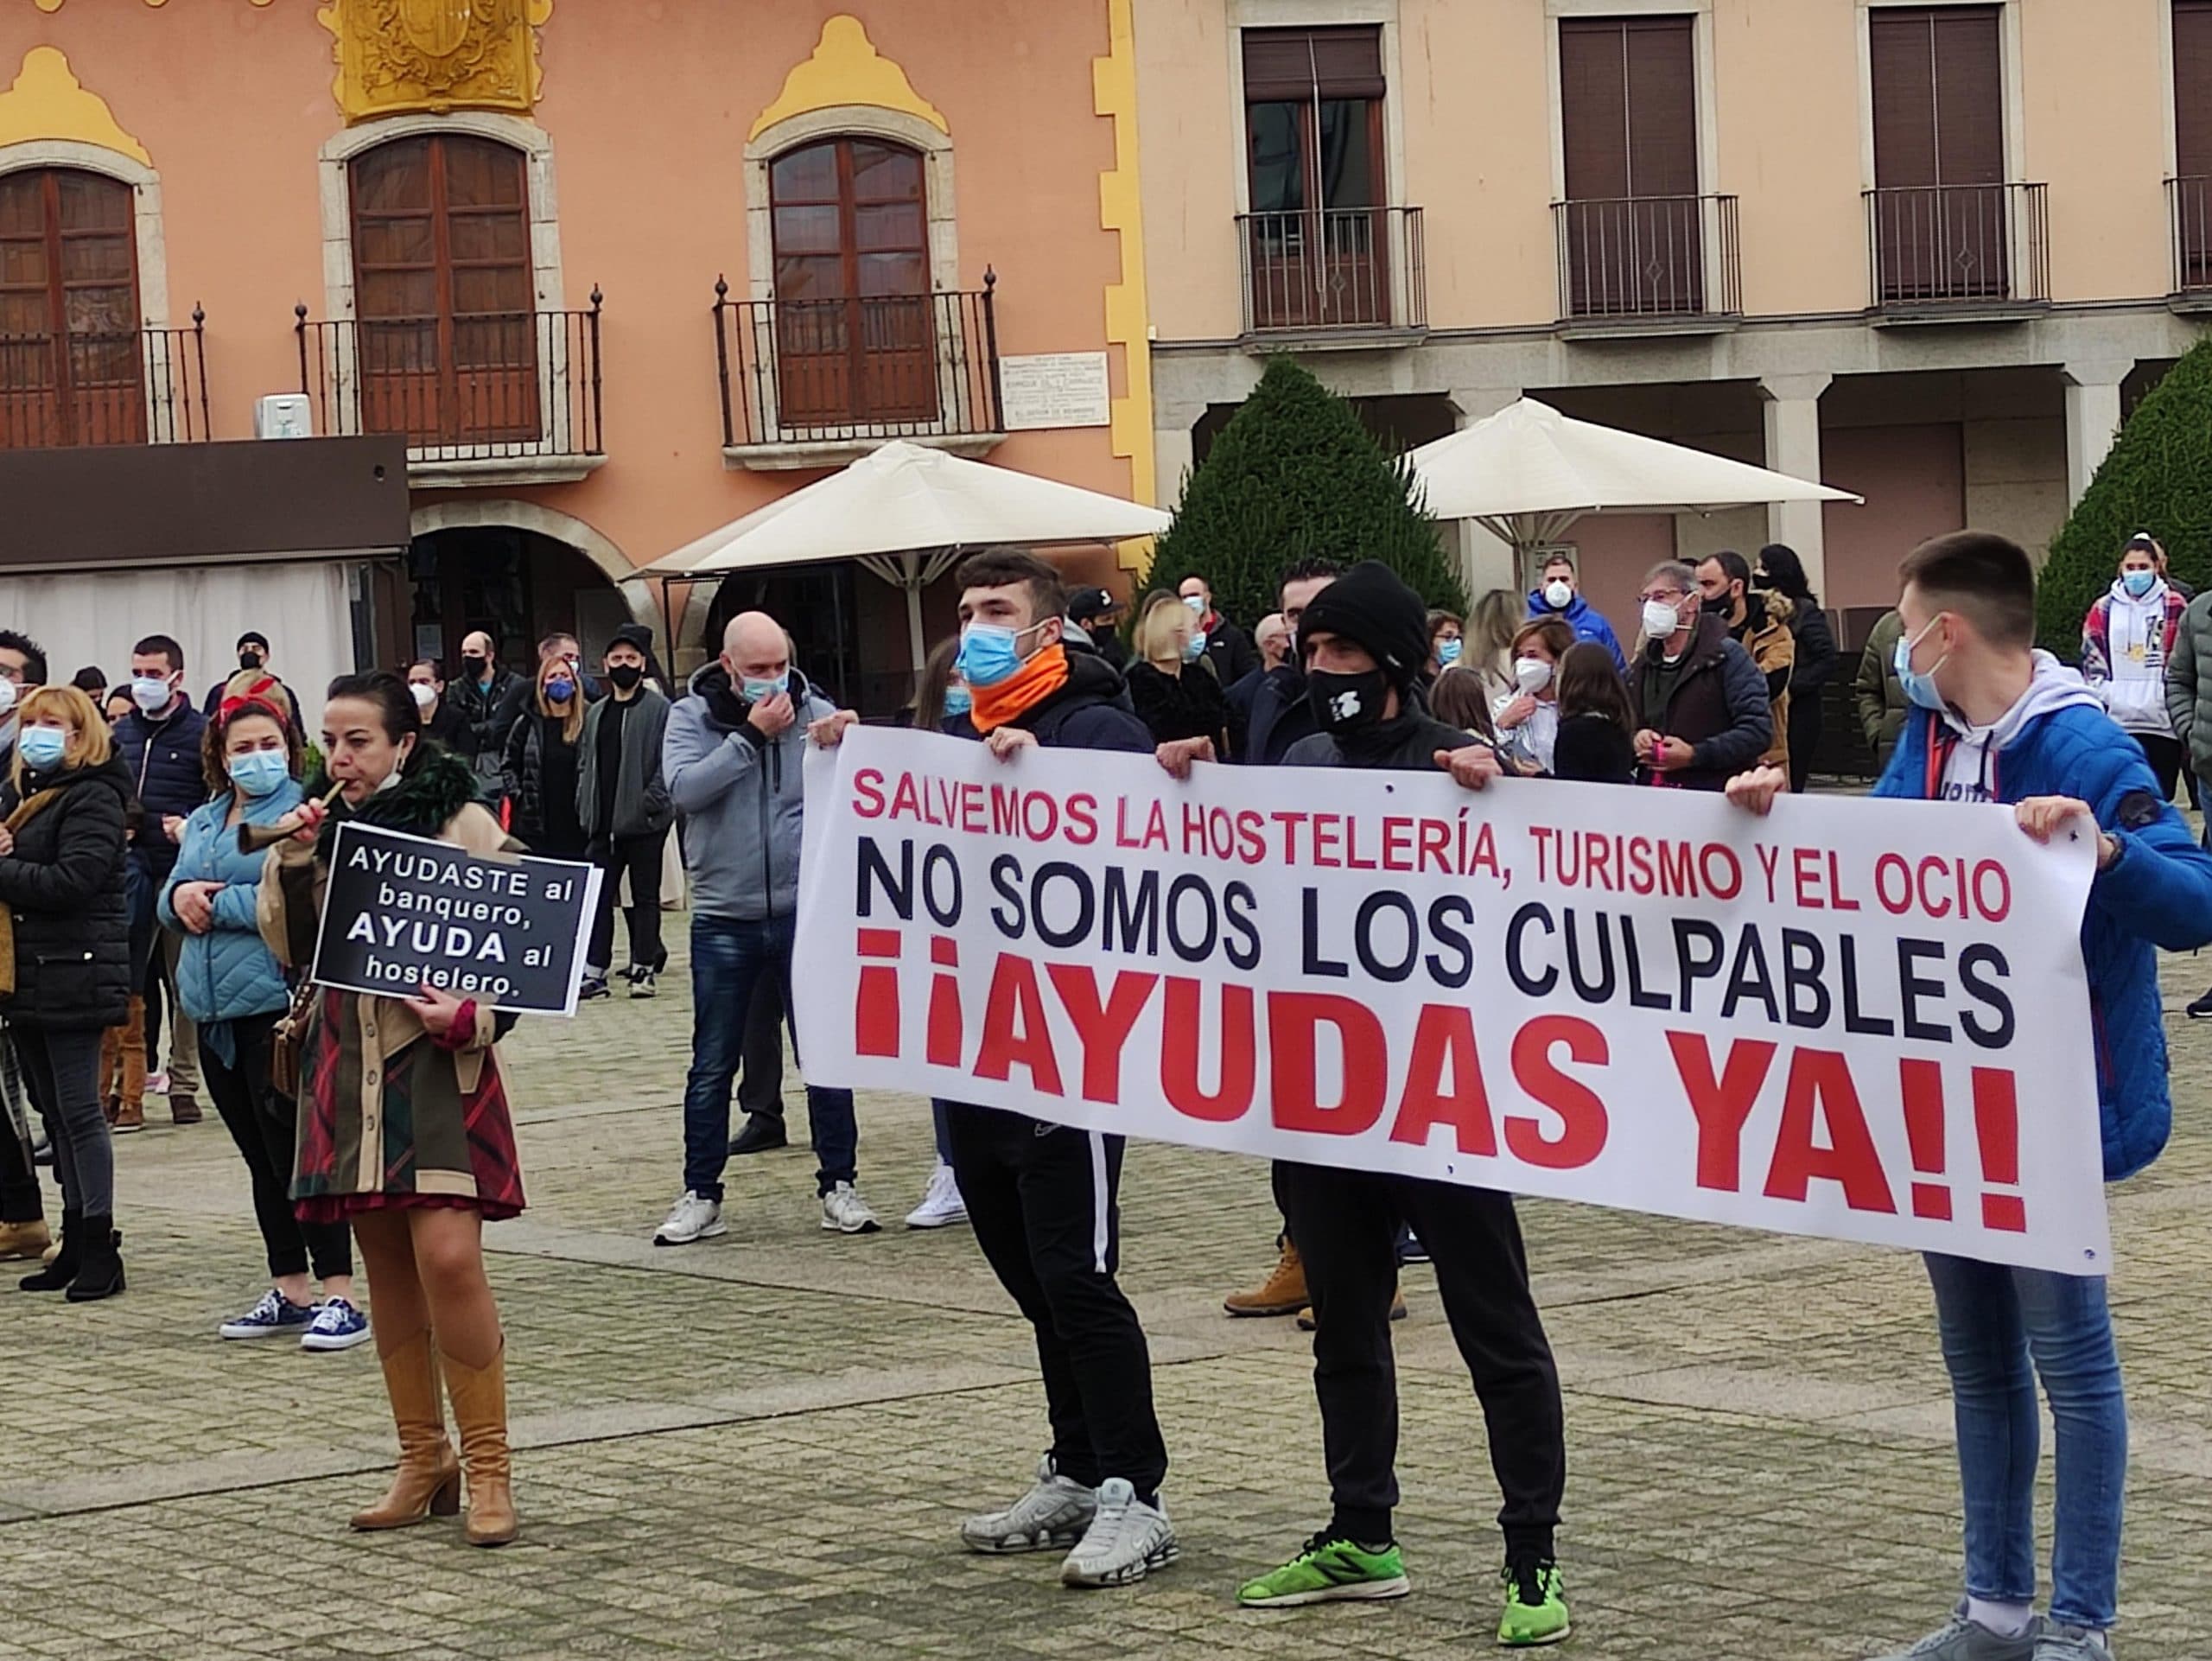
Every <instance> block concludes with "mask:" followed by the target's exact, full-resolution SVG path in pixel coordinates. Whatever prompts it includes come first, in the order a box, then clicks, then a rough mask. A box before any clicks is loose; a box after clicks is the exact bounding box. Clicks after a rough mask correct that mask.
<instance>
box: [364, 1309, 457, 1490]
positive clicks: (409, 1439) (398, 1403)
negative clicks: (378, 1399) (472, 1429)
mask: <svg viewBox="0 0 2212 1661" xmlns="http://www.w3.org/2000/svg"><path fill="white" fill-rule="evenodd" d="M379 1359H381V1360H382V1361H383V1363H384V1387H385V1393H386V1394H387V1395H389V1396H390V1397H391V1418H392V1422H393V1423H394V1424H396V1425H397V1427H398V1428H399V1468H398V1469H397V1471H395V1472H394V1473H392V1478H391V1492H388V1493H386V1494H385V1497H384V1498H383V1499H380V1500H378V1502H377V1503H376V1504H375V1505H372V1506H370V1507H369V1508H368V1509H367V1510H366V1511H356V1512H354V1513H353V1526H354V1527H355V1528H357V1529H362V1530H369V1529H404V1528H406V1527H408V1526H409V1525H410V1524H415V1523H419V1522H421V1521H422V1520H423V1518H426V1517H432V1516H435V1517H451V1516H453V1515H454V1513H455V1512H456V1511H460V1509H461V1461H460V1460H458V1459H457V1458H455V1457H454V1451H453V1444H452V1443H451V1442H450V1441H447V1440H446V1416H445V1404H444V1403H442V1401H440V1400H439V1398H438V1355H437V1352H436V1351H435V1349H433V1348H432V1347H431V1346H430V1334H429V1333H428V1332H419V1333H415V1334H414V1335H413V1336H412V1337H410V1338H408V1339H406V1340H403V1341H402V1342H401V1343H400V1344H399V1346H397V1348H395V1349H393V1350H391V1351H390V1352H387V1353H385V1355H384V1356H382V1357H381V1358H379Z"/></svg>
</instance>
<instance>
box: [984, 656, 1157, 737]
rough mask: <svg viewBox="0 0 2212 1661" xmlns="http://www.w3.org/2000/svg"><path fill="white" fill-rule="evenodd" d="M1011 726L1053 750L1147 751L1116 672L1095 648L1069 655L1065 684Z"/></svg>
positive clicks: (1143, 733)
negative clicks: (1027, 733) (1030, 735)
mask: <svg viewBox="0 0 2212 1661" xmlns="http://www.w3.org/2000/svg"><path fill="white" fill-rule="evenodd" d="M1010 724H1011V725H1014V726H1016V727H1020V728H1021V729H1024V730H1026V731H1028V732H1033V733H1034V734H1036V735H1037V741H1038V742H1039V744H1043V745H1046V746H1048V747H1050V748H1054V749H1067V750H1133V751H1135V752H1137V753H1138V754H1146V755H1149V754H1151V753H1152V750H1153V748H1154V746H1153V741H1152V735H1151V734H1150V733H1148V732H1147V731H1146V730H1145V725H1144V722H1141V721H1139V720H1138V719H1137V718H1136V714H1135V711H1134V710H1131V709H1130V707H1129V695H1128V690H1127V689H1125V688H1124V687H1123V686H1122V676H1121V671H1119V670H1117V669H1116V668H1115V667H1114V665H1111V664H1109V663H1108V662H1107V661H1106V660H1105V659H1103V658H1102V657H1100V656H1099V655H1098V654H1097V653H1096V652H1069V653H1068V679H1067V684H1066V685H1065V686H1063V687H1061V688H1060V690H1058V691H1057V692H1055V693H1053V694H1052V696H1051V697H1048V698H1046V699H1045V700H1044V702H1042V703H1034V704H1032V705H1031V706H1030V707H1029V708H1028V709H1027V710H1023V711H1022V712H1021V713H1020V715H1018V716H1015V717H1014V720H1013V722H1011V723H1010Z"/></svg>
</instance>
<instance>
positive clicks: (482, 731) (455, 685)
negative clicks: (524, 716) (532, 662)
mask: <svg viewBox="0 0 2212 1661" xmlns="http://www.w3.org/2000/svg"><path fill="white" fill-rule="evenodd" d="M522 684H524V681H523V678H522V677H521V676H520V675H518V674H516V673H515V672H514V671H512V669H495V670H493V671H492V680H491V684H489V685H487V686H486V685H479V684H477V683H476V682H475V681H474V680H471V679H470V678H468V677H467V676H466V675H464V676H462V677H461V678H460V679H459V680H451V681H448V682H447V683H446V702H447V703H450V704H452V705H453V707H454V709H456V710H460V711H461V719H462V720H463V721H464V722H467V737H466V738H465V739H464V740H463V741H461V742H460V743H458V744H456V745H455V746H454V754H456V755H458V756H460V757H461V759H462V760H466V761H475V760H478V759H479V758H483V761H482V765H480V766H479V767H477V769H476V771H477V775H478V776H479V777H480V778H481V777H484V776H486V775H487V774H496V773H498V772H499V758H500V757H501V756H503V755H505V754H506V750H507V732H508V729H510V728H512V726H513V725H514V724H515V717H516V716H518V715H520V714H521V713H522V710H521V706H520V705H519V704H518V705H517V706H516V707H515V709H514V710H512V711H511V710H508V708H507V695H508V693H510V692H511V691H512V690H514V689H515V688H516V687H518V686H520V685H522Z"/></svg>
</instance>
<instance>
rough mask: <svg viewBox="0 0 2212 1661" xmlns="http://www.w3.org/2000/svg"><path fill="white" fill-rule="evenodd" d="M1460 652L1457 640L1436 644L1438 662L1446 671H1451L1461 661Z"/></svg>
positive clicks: (1441, 641) (1440, 641)
mask: <svg viewBox="0 0 2212 1661" xmlns="http://www.w3.org/2000/svg"><path fill="white" fill-rule="evenodd" d="M1460 651H1461V646H1460V643H1459V640H1456V639H1455V640H1439V641H1438V642H1437V643H1436V661H1437V662H1439V663H1440V664H1442V665H1444V666H1445V667H1446V669H1449V668H1450V667H1451V666H1452V665H1453V664H1455V663H1457V662H1459V652H1460Z"/></svg>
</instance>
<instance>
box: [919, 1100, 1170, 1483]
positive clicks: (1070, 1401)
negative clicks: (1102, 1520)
mask: <svg viewBox="0 0 2212 1661" xmlns="http://www.w3.org/2000/svg"><path fill="white" fill-rule="evenodd" d="M944 1121H945V1131H946V1135H947V1136H948V1138H949V1140H950V1142H951V1147H952V1169H953V1174H955V1175H956V1176H957V1177H958V1178H959V1179H960V1197H961V1199H962V1200H963V1201H965V1202H966V1204H967V1206H968V1220H969V1223H970V1224H972V1225H974V1227H975V1231H976V1244H978V1245H980V1246H982V1249H983V1256H984V1257H985V1259H986V1260H987V1261H988V1263H990V1265H991V1268H992V1270H993V1271H994V1272H995V1273H996V1275H997V1276H998V1277H999V1284H1000V1285H1001V1286H1003V1287H1005V1288H1006V1289H1007V1291H1008V1292H1009V1293H1011V1294H1012V1295H1013V1297H1014V1302H1015V1303H1017V1304H1019V1305H1020V1308H1021V1313H1022V1314H1025V1315H1027V1316H1028V1317H1029V1324H1030V1325H1031V1326H1032V1327H1035V1328H1036V1329H1037V1360H1038V1363H1039V1365H1040V1366H1041V1367H1042V1368H1043V1370H1044V1374H1045V1405H1046V1412H1047V1413H1048V1414H1049V1415H1050V1416H1051V1418H1052V1461H1053V1463H1054V1465H1055V1466H1057V1467H1058V1470H1059V1473H1060V1474H1061V1475H1063V1476H1065V1477H1066V1478H1068V1479H1069V1480H1071V1481H1074V1482H1081V1483H1084V1484H1085V1485H1087V1486H1092V1487H1096V1486H1097V1485H1098V1484H1099V1483H1101V1482H1103V1481H1104V1480H1106V1479H1107V1478H1109V1477H1116V1476H1118V1477H1122V1478H1124V1479H1126V1480H1128V1484H1129V1486H1131V1487H1133V1488H1135V1490H1136V1491H1137V1492H1138V1493H1139V1494H1140V1495H1145V1494H1150V1493H1152V1492H1154V1491H1155V1490H1156V1489H1157V1488H1158V1487H1159V1486H1160V1481H1161V1480H1162V1479H1163V1478H1165V1477H1166V1474H1167V1446H1166V1442H1164V1441H1162V1440H1161V1439H1160V1421H1159V1419H1158V1418H1157V1417H1156V1416H1154V1412H1153V1410H1152V1356H1151V1352H1149V1351H1148V1350H1147V1348H1146V1347H1145V1341H1144V1328H1143V1327H1141V1326H1139V1325H1138V1324H1137V1312H1136V1311H1135V1309H1133V1308H1130V1307H1129V1301H1128V1298H1126V1297H1124V1296H1123V1295H1122V1289H1121V1287H1120V1286H1119V1285H1118V1284H1117V1283H1116V1281H1115V1279H1114V1271H1115V1270H1116V1267H1117V1266H1118V1264H1119V1262H1120V1257H1121V1236H1122V1219H1121V1209H1120V1206H1119V1205H1118V1203H1117V1199H1116V1197H1117V1195H1118V1194H1119V1193H1120V1190H1121V1186H1122V1138H1121V1137H1120V1136H1105V1135H1103V1134H1102V1133H1100V1132H1098V1131H1095V1130H1072V1129H1070V1128H1068V1127H1066V1126H1062V1125H1052V1124H1047V1123H1045V1122H1044V1121H1043V1120H1041V1119H1033V1118H1029V1117H1027V1116H1025V1115H1023V1114H1020V1113H1008V1112H1005V1111H1001V1110H1000V1109H998V1108H993V1107H972V1106H969V1105H967V1104H963V1103H958V1102H947V1103H946V1104H944Z"/></svg>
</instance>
